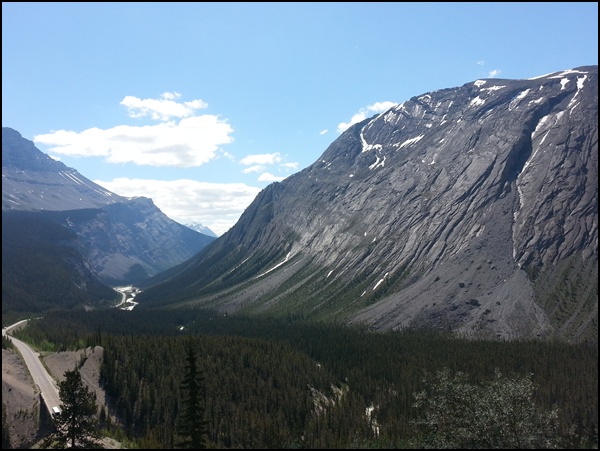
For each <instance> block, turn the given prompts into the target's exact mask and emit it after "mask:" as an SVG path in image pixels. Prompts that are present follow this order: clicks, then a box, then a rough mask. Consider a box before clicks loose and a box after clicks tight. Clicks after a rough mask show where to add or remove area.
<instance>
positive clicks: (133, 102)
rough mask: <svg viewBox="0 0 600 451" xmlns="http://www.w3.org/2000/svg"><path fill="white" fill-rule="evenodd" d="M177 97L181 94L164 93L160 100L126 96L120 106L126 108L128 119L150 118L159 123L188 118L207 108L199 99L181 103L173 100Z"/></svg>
mask: <svg viewBox="0 0 600 451" xmlns="http://www.w3.org/2000/svg"><path fill="white" fill-rule="evenodd" d="M179 97H181V94H179V93H178V92H165V93H164V94H162V95H161V99H139V98H137V97H134V96H126V97H125V98H124V99H123V100H121V105H123V106H124V107H126V108H127V111H128V116H129V117H133V118H140V117H151V118H152V119H154V120H159V121H168V120H170V119H171V118H184V117H190V116H192V115H193V114H194V113H195V112H196V110H201V109H203V108H206V107H208V104H207V103H206V102H204V101H203V100H200V99H198V100H192V101H190V102H183V103H178V102H175V101H174V100H173V99H177V98H179Z"/></svg>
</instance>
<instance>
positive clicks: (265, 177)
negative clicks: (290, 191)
mask: <svg viewBox="0 0 600 451" xmlns="http://www.w3.org/2000/svg"><path fill="white" fill-rule="evenodd" d="M284 178H285V177H283V176H277V175H274V174H271V173H270V172H263V173H262V174H260V175H259V177H258V181H259V182H280V181H282V180H283V179H284Z"/></svg>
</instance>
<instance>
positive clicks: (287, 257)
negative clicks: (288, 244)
mask: <svg viewBox="0 0 600 451" xmlns="http://www.w3.org/2000/svg"><path fill="white" fill-rule="evenodd" d="M290 254H291V252H288V253H287V255H286V256H285V259H284V260H283V261H282V262H279V263H277V264H276V265H275V266H273V267H272V268H271V269H268V270H266V271H265V272H263V273H262V274H259V275H258V276H256V278H257V279H258V278H259V277H262V276H264V275H265V274H268V273H270V272H271V271H273V270H275V269H277V268H279V267H280V266H281V265H283V264H284V263H286V262H287V261H288V260H289V259H290Z"/></svg>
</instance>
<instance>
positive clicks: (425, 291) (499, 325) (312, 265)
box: [145, 66, 598, 338]
mask: <svg viewBox="0 0 600 451" xmlns="http://www.w3.org/2000/svg"><path fill="white" fill-rule="evenodd" d="M597 163H598V73H597V66H586V67H580V68H577V69H572V70H566V71H563V72H559V73H554V74H549V75H545V76H541V77H537V78H535V79H529V80H499V79H488V80H477V81H475V82H472V83H467V84H465V85H464V86H461V87H458V88H452V89H444V90H440V91H435V92H431V93H428V94H424V95H421V96H418V97H414V98H412V99H410V100H408V101H406V102H404V103H402V104H400V105H397V106H395V107H394V108H392V109H390V110H388V111H387V112H385V113H382V114H380V115H378V116H375V117H373V118H370V119H368V120H365V121H364V122H362V123H360V124H356V125H355V126H353V127H352V128H350V129H349V130H348V131H346V132H345V133H344V134H343V135H341V136H340V137H339V138H338V139H337V140H336V141H335V142H333V143H332V144H331V145H330V146H329V148H328V149H327V150H326V151H325V152H324V154H323V155H322V156H321V157H320V158H319V160H318V161H316V162H315V163H314V164H312V165H311V166H310V167H308V168H306V169H305V170H303V171H301V172H299V173H297V174H295V175H293V176H291V177H289V178H288V179H286V180H284V181H283V182H281V183H277V184H273V185H271V186H269V187H267V188H266V189H265V190H263V191H262V192H261V193H260V194H259V196H258V197H257V198H256V199H255V201H254V202H253V204H252V205H251V206H250V207H249V208H248V209H247V210H246V212H245V213H244V215H243V216H242V217H241V218H240V220H239V222H238V223H237V224H236V225H235V226H234V227H233V228H232V229H231V230H230V231H229V232H228V233H227V234H225V235H224V236H223V237H221V238H220V239H219V240H218V241H217V242H216V243H215V245H214V246H211V248H210V250H207V252H201V253H200V254H199V255H198V256H197V258H195V260H194V261H193V262H190V266H189V267H187V268H178V272H179V276H175V277H174V278H173V280H172V282H170V284H169V283H167V284H162V285H157V286H156V287H154V288H152V289H150V290H148V292H147V293H146V294H145V296H146V299H147V300H148V302H149V303H153V302H158V297H159V296H161V297H162V296H164V295H165V294H166V293H168V292H170V293H172V297H171V299H176V300H180V301H185V300H190V299H195V302H196V303H199V304H202V305H206V306H210V307H216V308H219V309H221V310H223V311H236V310H239V309H245V310H247V311H269V312H272V313H282V314H283V313H286V314H288V313H299V314H303V315H307V316H314V317H319V318H324V319H333V318H335V319H342V318H343V319H345V320H346V321H349V322H364V323H368V324H371V325H372V327H373V328H375V329H391V328H403V327H434V328H444V329H448V328H450V329H454V330H458V331H461V332H464V333H468V334H475V335H485V336H497V337H501V338H514V337H523V336H547V335H557V334H558V335H560V336H563V337H567V338H582V337H588V336H590V333H591V334H592V335H593V334H594V332H593V330H594V329H595V334H596V337H597V299H598V295H597V292H598V289H597V265H598V263H597V262H598V172H597ZM216 268H218V270H217V269H216ZM561 278H562V281H561V280H560V279H561ZM542 281H543V283H541V282H542ZM565 281H568V283H569V284H570V285H572V287H571V289H567V290H566V291H565V289H564V286H563V285H562V283H563V282H565ZM178 285H180V286H181V287H182V288H177V286H178ZM569 290H570V291H569ZM559 312H562V313H560V314H559ZM565 324H569V325H568V326H565ZM590 331H591V332H590Z"/></svg>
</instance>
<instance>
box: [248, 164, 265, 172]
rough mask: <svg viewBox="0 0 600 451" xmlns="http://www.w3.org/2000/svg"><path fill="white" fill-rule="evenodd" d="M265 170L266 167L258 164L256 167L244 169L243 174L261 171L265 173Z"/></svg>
mask: <svg viewBox="0 0 600 451" xmlns="http://www.w3.org/2000/svg"><path fill="white" fill-rule="evenodd" d="M264 170H265V167H264V166H263V165H260V164H256V165H254V166H250V167H248V168H246V169H244V171H243V172H244V174H248V173H250V172H260V171H264Z"/></svg>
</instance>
